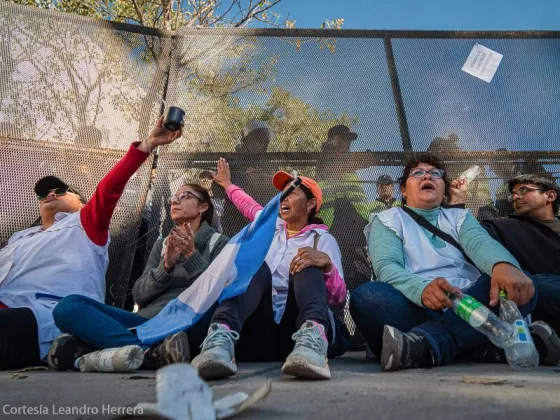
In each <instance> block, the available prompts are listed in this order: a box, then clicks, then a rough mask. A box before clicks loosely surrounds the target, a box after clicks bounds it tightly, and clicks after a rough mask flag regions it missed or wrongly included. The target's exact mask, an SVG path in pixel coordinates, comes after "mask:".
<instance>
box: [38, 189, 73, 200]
mask: <svg viewBox="0 0 560 420" xmlns="http://www.w3.org/2000/svg"><path fill="white" fill-rule="evenodd" d="M68 192H71V193H74V194H76V192H75V191H74V190H73V189H72V188H70V187H58V188H53V189H51V190H49V193H48V194H47V195H39V194H37V199H38V200H39V201H44V200H46V199H47V197H48V196H49V195H50V194H51V193H54V195H56V196H57V197H62V196H63V195H66V193H68Z"/></svg>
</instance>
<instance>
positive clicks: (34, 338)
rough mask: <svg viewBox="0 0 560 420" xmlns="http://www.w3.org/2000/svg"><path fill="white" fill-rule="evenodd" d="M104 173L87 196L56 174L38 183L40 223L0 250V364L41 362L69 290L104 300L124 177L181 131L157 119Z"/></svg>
mask: <svg viewBox="0 0 560 420" xmlns="http://www.w3.org/2000/svg"><path fill="white" fill-rule="evenodd" d="M162 121H163V117H161V118H160V119H159V120H158V122H157V124H156V126H155V128H154V129H153V130H152V132H151V133H150V135H149V137H148V138H147V139H145V140H144V141H142V142H138V143H134V144H132V145H131V146H130V149H129V150H128V152H127V154H126V155H125V156H124V157H123V158H122V159H121V160H120V161H119V162H118V163H117V164H116V165H115V167H114V168H113V169H112V170H111V171H110V172H109V173H108V174H107V175H106V176H105V177H104V178H103V180H101V182H100V183H99V185H98V186H97V189H96V190H95V193H94V195H93V197H92V198H91V200H89V202H87V203H86V202H85V200H84V198H83V197H82V196H81V195H80V194H79V193H77V192H76V190H74V189H72V188H71V187H69V186H68V184H66V183H64V182H63V181H61V180H60V179H59V178H57V177H54V176H48V177H45V178H42V179H41V180H39V181H38V182H37V184H36V185H35V193H36V194H37V196H38V199H39V211H40V215H41V225H40V226H34V227H31V228H29V229H26V230H23V231H21V232H17V233H15V234H14V235H13V236H12V237H11V238H10V240H9V241H8V244H7V245H6V246H5V247H4V248H2V249H1V250H0V369H15V368H21V367H25V366H34V365H37V364H40V363H41V361H42V360H44V358H45V356H46V355H47V353H48V351H49V348H50V346H51V342H52V341H53V340H54V338H55V337H56V336H57V335H59V334H60V331H59V330H58V329H57V328H56V326H55V325H54V321H53V317H52V311H53V308H54V307H55V305H56V304H57V303H58V301H59V300H60V299H61V298H62V297H64V296H67V295H70V294H81V295H84V296H88V297H90V298H92V299H94V300H97V301H100V302H103V301H104V300H105V272H106V270H107V265H108V262H109V261H108V260H109V255H108V246H109V223H110V221H111V217H112V215H113V212H114V209H115V207H116V205H117V201H118V200H119V198H120V196H121V195H122V193H123V191H124V188H125V186H126V183H127V182H128V180H129V179H130V177H131V176H132V175H133V174H134V173H135V172H136V171H137V170H138V168H139V167H140V165H142V163H143V162H144V161H145V160H146V159H147V158H148V156H149V153H150V151H151V150H153V149H154V148H155V147H157V146H161V145H165V144H169V143H171V142H173V141H175V140H176V139H178V138H179V137H180V136H181V131H180V130H179V131H174V132H170V131H167V130H165V129H164V128H163V126H162Z"/></svg>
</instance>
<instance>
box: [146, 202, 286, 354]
mask: <svg viewBox="0 0 560 420" xmlns="http://www.w3.org/2000/svg"><path fill="white" fill-rule="evenodd" d="M281 195H282V194H277V195H276V197H274V198H273V199H272V200H270V202H269V203H268V204H267V205H266V207H265V208H264V209H263V210H262V211H261V212H260V214H258V215H257V217H256V219H255V220H254V221H253V222H252V223H251V224H249V225H247V226H245V227H244V228H243V229H242V230H241V232H239V233H238V234H237V235H235V236H234V237H233V238H232V239H230V241H229V242H228V243H227V244H226V246H225V247H224V249H222V252H220V254H219V255H218V256H217V257H216V258H215V259H214V261H212V263H211V264H210V265H209V266H208V268H207V269H206V271H205V272H204V273H202V274H201V275H200V276H199V277H198V279H196V281H195V282H194V283H193V284H192V285H191V286H190V287H189V288H188V289H186V290H185V291H184V292H183V293H181V294H180V295H179V296H178V297H176V298H175V299H173V300H172V301H171V302H169V303H168V304H167V305H166V306H165V307H164V308H163V309H162V311H161V312H160V313H159V314H157V315H156V316H155V317H154V318H152V319H150V320H149V321H147V322H145V323H144V324H142V325H140V326H139V327H137V328H136V333H137V335H138V338H139V339H140V341H142V343H144V344H153V343H155V342H157V341H160V340H163V339H164V338H165V337H167V336H168V335H170V334H174V333H176V332H179V331H183V330H186V329H187V328H189V327H190V326H191V325H193V324H195V323H196V321H198V319H199V318H200V317H201V316H202V315H204V313H205V312H206V311H207V310H208V309H210V308H211V307H212V305H214V303H215V302H216V300H217V301H218V302H222V301H224V300H225V299H229V298H231V297H234V296H238V295H241V294H243V293H245V290H247V286H249V282H250V281H251V279H252V278H253V276H254V275H255V273H256V272H257V271H258V269H259V268H260V266H261V265H262V264H263V262H264V258H265V256H266V254H267V252H268V249H269V248H270V244H271V243H272V238H273V237H274V233H275V231H276V220H277V218H278V212H279V210H280V197H281Z"/></svg>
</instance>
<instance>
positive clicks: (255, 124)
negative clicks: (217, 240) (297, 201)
mask: <svg viewBox="0 0 560 420" xmlns="http://www.w3.org/2000/svg"><path fill="white" fill-rule="evenodd" d="M274 137H275V136H274V133H273V131H272V129H271V128H270V126H269V125H268V124H267V123H266V122H264V121H258V120H251V121H249V122H248V123H247V124H245V126H244V127H243V137H242V138H241V142H240V143H239V145H237V147H236V148H235V152H236V153H242V154H247V155H249V156H248V159H247V160H245V159H243V164H242V165H239V164H236V162H235V161H232V162H231V164H230V170H231V173H232V175H233V176H235V180H236V184H237V185H238V186H239V187H241V188H243V189H244V190H245V191H246V192H247V194H249V195H250V196H251V197H253V198H254V199H255V200H256V201H257V202H259V203H266V202H268V200H269V199H270V197H272V196H273V195H274V192H275V191H274V189H273V188H272V186H271V185H270V182H268V180H269V173H270V172H272V171H274V170H275V168H265V167H264V165H267V164H268V163H267V162H262V161H261V160H260V158H261V157H262V154H263V153H266V150H267V149H268V145H269V143H270V142H271V141H273V140H274ZM253 156H254V157H253ZM265 172H266V173H265ZM212 191H213V197H214V198H215V199H217V200H225V203H224V209H223V214H222V217H221V225H222V229H223V233H224V235H226V236H229V237H230V238H231V237H233V236H235V235H236V234H237V233H238V232H239V231H240V230H241V229H243V227H244V226H245V225H247V219H245V217H244V216H243V215H242V214H241V213H240V212H239V210H237V208H236V207H235V206H234V205H233V204H232V203H231V201H229V200H227V196H226V195H225V194H224V191H223V189H222V188H216V186H213V188H212Z"/></svg>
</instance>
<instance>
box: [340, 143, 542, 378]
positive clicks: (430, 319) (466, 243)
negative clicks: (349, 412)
mask: <svg viewBox="0 0 560 420" xmlns="http://www.w3.org/2000/svg"><path fill="white" fill-rule="evenodd" d="M400 184H401V193H402V196H403V202H404V203H405V206H403V207H396V208H392V209H389V210H386V211H384V212H381V213H379V214H378V216H377V217H376V218H375V219H374V220H373V222H372V227H371V231H370V235H369V254H370V257H371V260H372V264H373V269H374V271H375V274H376V277H377V279H378V280H379V281H377V282H369V283H367V284H364V285H362V286H360V287H359V288H358V289H356V290H354V293H353V294H352V296H351V298H350V312H351V314H352V317H353V319H354V321H355V322H356V325H357V326H358V328H359V329H360V331H362V333H363V334H364V337H366V339H367V342H368V345H369V347H370V348H371V350H372V351H373V353H374V354H375V355H377V356H378V357H380V359H381V366H382V369H383V370H386V371H393V370H400V369H409V368H415V367H432V366H438V365H443V364H447V363H450V362H451V361H452V360H453V359H454V358H455V357H456V356H457V355H458V354H460V353H462V352H466V351H469V350H471V349H473V348H475V347H478V346H481V345H485V344H486V343H488V342H489V340H488V339H487V338H486V337H485V336H484V335H482V334H481V333H479V332H478V331H476V330H475V329H474V328H472V327H471V326H470V325H469V324H468V323H466V322H465V321H463V320H462V319H461V318H460V317H459V316H458V315H457V314H455V312H453V310H449V308H451V301H450V300H449V298H448V296H447V294H446V293H449V292H453V291H456V290H457V289H461V290H462V291H464V292H465V293H466V294H468V295H471V296H473V297H474V298H475V299H477V300H478V301H479V302H481V303H482V304H484V305H487V306H490V307H491V308H493V310H494V311H497V310H498V307H497V306H496V305H497V304H498V293H499V292H500V290H506V292H507V293H508V296H509V298H510V299H511V300H512V301H514V302H516V303H517V304H518V305H519V309H520V311H521V313H522V314H523V315H524V316H526V315H528V314H529V313H531V312H532V311H533V310H534V308H535V304H536V301H537V294H536V287H537V286H536V283H534V282H533V280H532V279H531V278H529V277H528V276H526V275H525V274H524V273H523V272H522V271H521V270H520V269H519V264H518V262H517V261H516V259H515V258H514V257H513V256H512V255H511V254H510V253H509V252H508V251H507V250H506V249H505V248H504V247H503V246H502V245H500V244H499V243H498V242H496V241H495V240H493V239H492V238H491V237H490V235H488V233H487V232H486V231H485V230H484V229H483V228H482V227H481V226H480V224H479V223H478V222H477V220H476V219H475V218H474V217H473V216H472V214H471V213H470V211H469V210H465V209H458V208H442V207H441V204H442V203H443V202H444V198H446V197H447V198H449V196H450V192H449V191H450V188H451V184H450V181H449V179H448V178H447V174H446V172H445V166H444V165H443V162H442V161H441V160H440V159H438V158H437V157H436V156H434V155H431V154H421V155H417V156H414V157H413V158H411V159H410V160H409V161H408V162H407V163H406V166H405V168H404V171H403V176H402V177H401V180H400ZM445 309H447V310H445ZM444 310H445V311H444Z"/></svg>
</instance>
